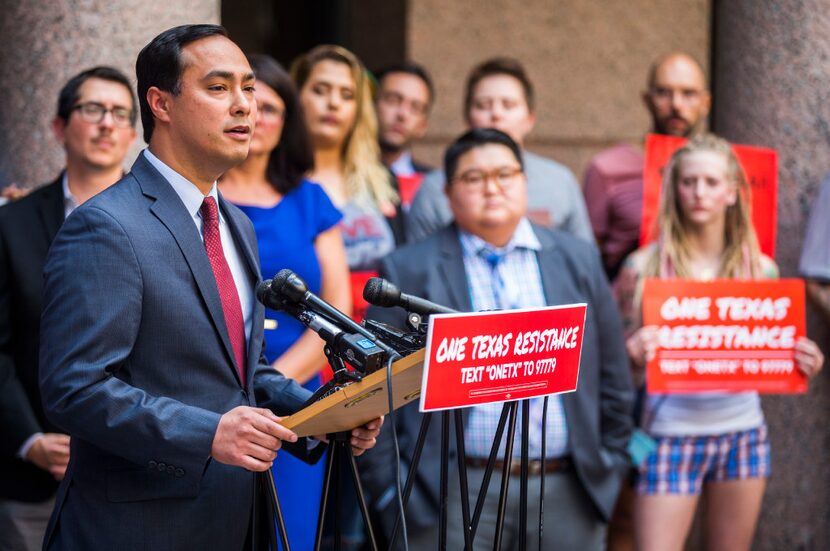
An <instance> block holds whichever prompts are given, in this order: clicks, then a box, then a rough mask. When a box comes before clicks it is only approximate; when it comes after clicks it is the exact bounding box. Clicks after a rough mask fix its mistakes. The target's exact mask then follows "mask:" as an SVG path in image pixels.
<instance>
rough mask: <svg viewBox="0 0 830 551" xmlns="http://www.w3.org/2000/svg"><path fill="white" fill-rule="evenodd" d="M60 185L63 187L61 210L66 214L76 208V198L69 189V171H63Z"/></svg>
mask: <svg viewBox="0 0 830 551" xmlns="http://www.w3.org/2000/svg"><path fill="white" fill-rule="evenodd" d="M61 187H62V188H63V210H64V212H65V213H66V215H67V216H69V214H70V213H71V212H72V211H73V210H75V209H76V208H78V199H76V198H75V196H74V195H72V191H71V190H70V189H69V173H68V172H67V171H65V170H64V171H63V177H61Z"/></svg>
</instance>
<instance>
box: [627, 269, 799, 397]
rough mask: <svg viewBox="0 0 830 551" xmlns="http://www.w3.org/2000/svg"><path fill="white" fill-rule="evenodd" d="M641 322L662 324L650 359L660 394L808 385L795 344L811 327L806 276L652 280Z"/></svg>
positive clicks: (795, 389)
mask: <svg viewBox="0 0 830 551" xmlns="http://www.w3.org/2000/svg"><path fill="white" fill-rule="evenodd" d="M643 325H654V326H657V338H658V343H659V344H658V349H657V353H656V354H655V356H654V358H652V359H651V361H649V363H648V365H647V366H646V386H647V389H648V392H650V393H654V394H672V393H687V392H689V393H691V392H706V391H727V392H732V391H735V392H737V391H746V390H756V391H758V392H763V393H772V394H785V393H799V392H805V391H806V390H807V379H806V377H805V376H804V375H803V374H802V373H801V371H799V370H798V368H797V367H796V365H795V359H794V346H795V341H796V339H797V338H798V337H800V336H803V335H804V334H805V311H804V282H803V281H802V280H800V279H779V280H763V281H736V280H715V281H709V282H701V281H690V280H679V279H665V280H661V279H646V281H645V285H644V288H643Z"/></svg>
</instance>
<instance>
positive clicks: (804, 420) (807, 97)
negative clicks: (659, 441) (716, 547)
mask: <svg viewBox="0 0 830 551" xmlns="http://www.w3.org/2000/svg"><path fill="white" fill-rule="evenodd" d="M716 6H717V7H716V10H715V12H714V14H713V16H714V19H715V27H714V28H715V33H714V36H713V40H714V44H715V47H714V57H713V63H714V67H713V75H714V78H715V83H716V84H715V101H716V103H715V113H714V117H713V124H714V128H715V129H716V130H717V131H718V132H719V133H721V134H723V135H724V136H725V137H726V138H728V139H730V140H732V141H737V142H742V143H749V144H757V145H763V146H768V147H774V148H776V149H777V150H778V153H779V182H778V186H779V190H778V193H779V195H778V197H779V199H778V246H777V252H776V260H777V261H778V264H779V266H780V267H781V272H782V274H783V275H784V276H797V273H798V259H799V255H800V252H801V244H802V240H803V238H804V230H805V227H806V223H807V216H808V214H809V210H810V207H811V205H812V202H813V200H814V198H815V196H816V190H817V187H818V185H819V183H820V182H821V179H822V178H823V177H824V175H825V174H827V172H828V171H830V41H828V37H830V1H827V0H729V1H728V2H718V3H717V4H716ZM828 237H830V236H828ZM808 322H809V323H808V333H809V334H810V336H811V337H813V338H814V339H816V340H817V341H818V342H819V343H820V344H821V345H822V348H823V350H824V353H825V355H826V356H828V357H830V346H828V344H829V343H830V338H828V337H830V331H828V327H827V324H826V323H825V322H823V321H822V320H820V319H819V318H818V317H817V316H811V317H810V318H809V320H808ZM763 405H764V412H765V414H766V417H767V422H768V423H769V427H770V439H771V441H772V469H773V476H772V478H771V479H770V483H769V486H768V488H767V493H766V497H765V499H764V505H763V509H762V511H761V519H760V522H759V524H758V532H757V535H756V538H755V546H754V547H753V548H754V549H758V550H769V551H773V550H776V551H777V550H780V549H793V550H805V551H809V550H813V549H830V461H828V458H830V429H829V428H828V427H830V369H828V368H827V367H826V366H825V370H824V372H823V373H821V374H820V375H819V377H818V378H817V379H816V380H815V381H813V383H812V384H811V385H810V392H809V393H808V395H807V396H774V397H773V396H770V397H766V398H764V400H763Z"/></svg>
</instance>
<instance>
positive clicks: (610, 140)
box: [407, 0, 710, 180]
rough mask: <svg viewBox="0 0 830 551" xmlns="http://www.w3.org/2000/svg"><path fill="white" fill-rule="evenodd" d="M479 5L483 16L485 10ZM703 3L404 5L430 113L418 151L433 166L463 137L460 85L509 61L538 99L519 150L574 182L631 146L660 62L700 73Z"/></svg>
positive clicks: (432, 0) (529, 0)
mask: <svg viewBox="0 0 830 551" xmlns="http://www.w3.org/2000/svg"><path fill="white" fill-rule="evenodd" d="M485 6H486V7H485ZM709 6H710V2H709V1H708V0H672V1H669V2H650V1H645V0H635V1H624V0H610V1H604V0H583V1H578V2H577V1H569V0H556V1H551V0H525V1H524V2H511V1H510V0H491V1H488V2H486V3H481V2H443V1H441V0H411V1H410V2H409V6H408V9H409V12H408V14H407V21H408V22H407V24H408V29H407V54H408V56H409V57H410V58H411V59H413V60H415V61H418V62H420V63H423V64H424V65H425V66H426V67H428V68H429V70H430V71H431V73H432V75H433V78H434V79H435V84H436V88H437V105H436V108H435V110H434V112H433V115H432V119H431V122H430V130H429V133H428V135H427V138H426V139H425V140H424V143H423V144H422V145H421V146H419V147H418V149H417V152H418V153H419V155H420V156H421V157H422V158H423V159H424V160H426V161H429V162H431V163H433V164H436V165H437V164H439V163H440V159H441V155H442V152H443V149H444V147H445V145H446V144H447V143H448V142H449V141H450V140H452V139H453V138H454V137H455V136H457V135H458V134H459V133H460V132H461V131H463V130H464V128H465V125H464V120H463V117H462V98H463V87H464V80H465V78H466V76H467V73H468V72H469V70H470V68H471V67H472V66H473V65H475V64H476V63H478V62H480V61H482V60H484V59H487V58H489V57H493V56H497V55H506V56H512V57H515V58H517V59H519V60H521V61H522V62H523V63H524V64H525V65H526V67H527V70H528V72H529V73H530V77H531V79H532V80H533V81H534V84H535V87H536V90H537V123H536V129H535V130H534V132H533V133H532V134H531V135H530V139H529V141H528V143H527V146H528V149H530V150H532V151H535V152H538V153H541V154H543V155H547V156H550V157H553V158H555V159H557V160H559V161H561V162H564V163H565V164H567V165H568V166H569V167H570V168H571V169H572V170H574V171H575V172H576V174H577V176H578V178H579V179H580V180H581V179H582V174H583V171H584V169H585V166H586V164H587V162H588V159H589V158H590V156H591V155H593V154H594V153H596V152H597V151H599V150H600V149H602V148H605V147H607V146H609V145H612V144H614V143H617V142H620V141H632V142H640V140H641V139H642V135H643V133H644V132H646V131H647V130H648V128H649V124H650V121H649V118H648V115H647V113H646V110H645V108H644V106H643V103H642V100H641V99H640V95H641V92H642V91H643V89H644V88H645V80H646V73H647V70H648V67H649V65H650V64H651V62H652V61H653V60H654V59H655V58H656V57H658V56H659V55H660V54H663V53H666V52H669V51H673V50H683V51H686V52H688V53H690V54H692V55H693V56H694V57H695V58H697V59H698V60H699V61H700V62H701V63H702V64H703V66H704V67H705V68H708V65H709V35H710V18H709V15H710V14H709V12H710V7H709Z"/></svg>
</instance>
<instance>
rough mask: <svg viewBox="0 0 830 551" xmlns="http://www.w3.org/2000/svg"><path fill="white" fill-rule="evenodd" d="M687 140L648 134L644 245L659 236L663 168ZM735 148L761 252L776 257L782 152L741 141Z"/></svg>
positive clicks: (644, 190)
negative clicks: (658, 217)
mask: <svg viewBox="0 0 830 551" xmlns="http://www.w3.org/2000/svg"><path fill="white" fill-rule="evenodd" d="M686 141H687V140H686V138H678V137H675V136H664V135H662V134H649V135H648V136H646V152H645V167H644V169H643V216H642V220H641V224H640V245H645V244H646V243H648V242H650V241H652V240H653V239H654V238H655V237H656V235H654V230H655V228H654V225H655V221H656V220H657V213H658V211H659V210H660V190H661V187H662V184H663V170H664V169H665V167H666V165H667V164H668V162H669V159H670V158H671V156H672V155H673V154H674V152H675V151H677V150H678V149H680V147H681V146H682V145H683V144H685V143H686ZM732 149H733V151H735V155H736V156H737V157H738V162H740V163H741V166H742V167H743V169H744V172H745V173H746V177H747V179H748V180H749V186H750V189H751V190H752V202H751V205H752V225H753V226H754V227H755V233H756V234H757V235H758V244H759V246H760V247H761V252H763V253H764V254H765V255H767V256H769V257H774V256H775V232H776V228H777V227H778V224H777V218H778V209H777V206H776V205H777V200H778V153H777V152H776V151H775V150H774V149H769V148H765V147H754V146H749V145H738V144H734V145H733V146H732Z"/></svg>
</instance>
